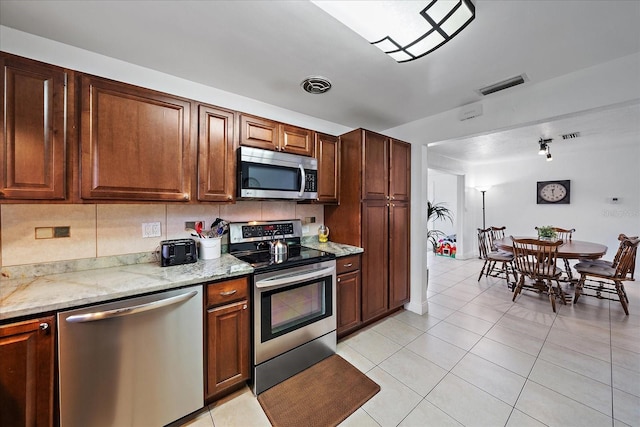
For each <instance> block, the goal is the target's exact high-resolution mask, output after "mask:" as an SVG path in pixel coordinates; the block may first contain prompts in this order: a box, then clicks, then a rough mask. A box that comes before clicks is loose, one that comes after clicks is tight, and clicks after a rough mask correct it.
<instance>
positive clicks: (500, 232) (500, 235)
mask: <svg viewBox="0 0 640 427" xmlns="http://www.w3.org/2000/svg"><path fill="white" fill-rule="evenodd" d="M506 229H507V227H505V226H502V227H495V226H491V227H489V230H490V231H489V238H490V239H491V240H490V242H491V250H492V251H499V249H498V248H496V245H495V244H494V243H493V242H495V241H496V240H498V239H504V233H505V230H506Z"/></svg>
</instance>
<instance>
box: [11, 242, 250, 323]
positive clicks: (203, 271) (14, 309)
mask: <svg viewBox="0 0 640 427" xmlns="http://www.w3.org/2000/svg"><path fill="white" fill-rule="evenodd" d="M251 273H253V267H251V265H249V264H247V263H246V262H243V261H240V260H239V259H237V258H236V257H234V256H232V255H229V254H222V255H221V256H220V258H218V259H212V260H198V262H195V263H192V264H184V265H178V266H171V267H160V264H159V263H158V262H153V263H142V264H130V265H120V266H114V267H106V268H98V269H90V270H81V271H70V272H62V273H54V274H45V275H39V276H28V275H26V274H23V275H20V276H19V277H18V276H13V277H11V276H10V275H9V274H7V273H6V272H5V271H4V270H3V277H2V278H0V321H1V320H5V319H12V318H17V317H22V316H30V315H36V314H40V313H48V312H52V311H58V310H66V309H70V308H74V307H79V306H82V305H87V304H96V303H101V302H105V301H109V300H113V299H118V298H124V297H132V296H136V295H141V294H145V293H150V292H158V291H164V290H168V289H174V288H180V287H184V286H189V285H195V284H201V283H205V282H212V281H216V280H223V279H227V278H230V277H235V276H244V275H247V274H251ZM7 275H9V276H10V277H6V276H7Z"/></svg>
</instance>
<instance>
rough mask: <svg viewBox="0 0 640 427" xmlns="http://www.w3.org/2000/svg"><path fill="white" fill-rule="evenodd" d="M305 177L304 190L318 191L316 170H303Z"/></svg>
mask: <svg viewBox="0 0 640 427" xmlns="http://www.w3.org/2000/svg"><path fill="white" fill-rule="evenodd" d="M304 173H305V176H306V179H305V183H304V191H311V192H316V191H318V184H317V181H318V171H314V170H305V171H304Z"/></svg>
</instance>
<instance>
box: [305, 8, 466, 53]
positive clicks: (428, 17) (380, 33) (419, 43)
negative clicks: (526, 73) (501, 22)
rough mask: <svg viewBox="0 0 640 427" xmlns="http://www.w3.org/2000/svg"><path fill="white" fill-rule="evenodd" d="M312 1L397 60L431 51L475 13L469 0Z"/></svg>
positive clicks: (455, 32) (456, 31)
mask: <svg viewBox="0 0 640 427" xmlns="http://www.w3.org/2000/svg"><path fill="white" fill-rule="evenodd" d="M312 3H314V4H315V5H316V6H318V7H320V8H321V9H323V10H324V11H325V12H327V13H328V14H329V15H331V16H333V17H334V18H336V19H337V20H338V21H340V22H342V23H343V24H344V25H346V26H347V27H349V28H351V29H352V30H354V31H355V32H356V33H358V34H360V35H361V36H362V37H364V38H365V39H367V40H368V41H369V42H370V43H371V44H372V45H374V46H376V47H378V48H379V49H380V50H382V51H383V52H384V53H386V54H388V55H389V56H391V57H392V58H393V59H395V60H396V61H397V62H409V61H413V60H414V59H418V58H421V57H423V56H425V55H426V54H428V53H429V52H433V51H434V50H436V49H437V48H439V47H440V46H442V45H443V44H445V43H446V42H448V41H449V40H451V39H452V38H453V37H455V36H456V35H457V34H458V33H459V32H460V31H462V29H463V28H465V27H466V26H467V25H469V23H470V22H471V21H473V19H474V18H475V16H476V9H475V6H474V5H473V3H471V0H431V1H364V0H363V1H352V0H349V1H347V0H345V1H330V0H329V1H328V0H312ZM425 3H426V6H425Z"/></svg>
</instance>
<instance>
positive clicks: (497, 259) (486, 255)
mask: <svg viewBox="0 0 640 427" xmlns="http://www.w3.org/2000/svg"><path fill="white" fill-rule="evenodd" d="M493 240H494V239H492V237H491V227H490V228H485V229H482V228H478V250H479V252H480V258H482V259H483V260H484V264H483V265H482V270H480V275H479V276H478V281H480V279H482V276H483V275H484V276H486V277H500V278H504V279H505V280H506V281H507V286H508V287H509V289H511V290H513V287H514V286H515V283H516V282H517V281H518V275H517V273H516V270H515V268H514V266H513V254H512V253H509V252H506V251H499V250H497V249H495V250H494V249H492V242H493ZM498 263H500V264H501V268H496V265H497V264H498ZM510 275H513V282H509V276H510Z"/></svg>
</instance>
